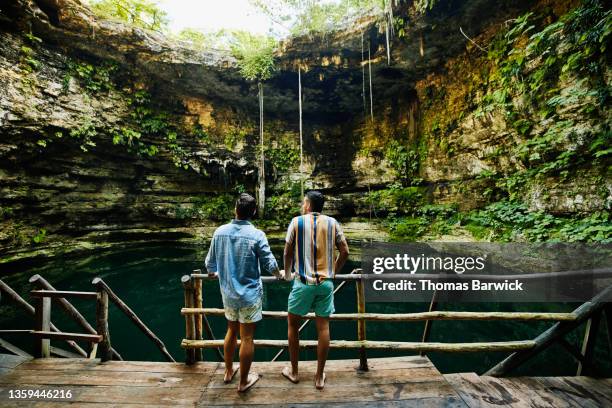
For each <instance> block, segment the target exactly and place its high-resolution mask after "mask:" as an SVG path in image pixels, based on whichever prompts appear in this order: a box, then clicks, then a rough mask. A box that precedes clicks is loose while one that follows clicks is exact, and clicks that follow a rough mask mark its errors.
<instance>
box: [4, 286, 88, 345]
mask: <svg viewBox="0 0 612 408" xmlns="http://www.w3.org/2000/svg"><path fill="white" fill-rule="evenodd" d="M0 292H4V293H6V294H7V295H8V298H9V299H11V300H12V301H13V302H15V303H16V304H17V305H19V306H21V308H22V309H23V310H25V311H26V312H27V313H28V314H30V315H33V316H34V315H35V311H34V306H32V305H31V304H29V303H28V302H27V301H26V300H25V299H24V298H22V297H21V296H19V294H18V293H17V292H15V291H14V290H13V289H12V288H11V287H10V286H9V285H8V284H6V283H5V282H3V281H2V279H0ZM50 326H51V330H52V331H54V332H61V330H60V329H58V328H57V326H55V325H54V324H53V323H50ZM66 343H67V344H68V345H69V346H70V347H72V349H73V350H74V351H76V352H77V353H78V354H79V355H81V356H82V357H87V352H86V351H85V350H83V349H82V348H81V346H79V345H78V344H77V343H76V342H75V341H73V340H66ZM53 349H54V348H52V351H53Z"/></svg>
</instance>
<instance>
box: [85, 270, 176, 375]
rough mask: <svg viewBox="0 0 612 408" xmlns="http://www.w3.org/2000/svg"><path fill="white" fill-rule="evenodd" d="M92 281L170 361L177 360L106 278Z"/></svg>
mask: <svg viewBox="0 0 612 408" xmlns="http://www.w3.org/2000/svg"><path fill="white" fill-rule="evenodd" d="M91 283H92V285H94V286H95V287H97V288H98V290H99V291H104V292H106V293H107V294H108V297H109V299H110V300H112V301H113V303H114V304H115V305H116V306H117V307H118V308H119V310H121V311H122V312H123V313H124V314H125V315H126V316H127V317H128V319H130V321H131V322H132V323H134V324H135V325H136V327H138V328H139V329H140V330H141V331H142V332H143V333H144V334H145V335H146V336H147V337H148V338H149V339H151V340H152V341H153V343H155V345H156V346H157V348H158V349H159V350H160V351H161V352H162V354H163V355H164V357H165V358H166V359H167V360H168V361H170V362H173V363H175V362H176V360H175V359H174V358H173V357H172V355H171V354H170V353H169V352H168V350H167V349H166V345H165V344H164V342H163V341H162V340H161V339H160V338H159V337H157V336H156V335H155V333H153V331H152V330H151V329H149V328H148V327H147V325H146V324H144V322H143V321H142V320H140V318H139V317H138V315H136V313H134V311H133V310H132V309H131V308H130V307H129V306H128V305H127V304H126V303H125V302H123V301H122V300H121V298H119V296H117V294H115V292H114V291H113V290H112V289H111V288H110V286H108V285H107V284H106V282H104V280H102V278H98V277H96V278H94V279H93V280H92V281H91Z"/></svg>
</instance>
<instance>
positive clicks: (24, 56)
mask: <svg viewBox="0 0 612 408" xmlns="http://www.w3.org/2000/svg"><path fill="white" fill-rule="evenodd" d="M19 51H20V56H19V64H20V65H21V67H22V68H23V70H24V71H26V72H33V71H35V70H37V69H38V68H39V67H40V62H39V61H37V60H36V59H35V58H34V50H33V49H32V48H30V47H28V46H25V45H22V46H21V48H20V49H19Z"/></svg>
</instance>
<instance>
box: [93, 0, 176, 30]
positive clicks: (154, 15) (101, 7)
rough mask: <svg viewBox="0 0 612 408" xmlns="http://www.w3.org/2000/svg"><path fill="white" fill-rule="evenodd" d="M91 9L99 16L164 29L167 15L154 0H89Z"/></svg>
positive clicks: (137, 25) (134, 24)
mask: <svg viewBox="0 0 612 408" xmlns="http://www.w3.org/2000/svg"><path fill="white" fill-rule="evenodd" d="M90 4H91V9H92V10H93V12H94V13H96V15H97V16H98V17H100V18H104V19H110V20H116V21H121V22H123V23H127V24H129V25H131V26H134V27H140V28H145V29H148V30H157V31H164V30H165V29H167V27H168V22H169V20H168V15H167V13H166V12H165V11H163V10H161V9H160V8H159V6H158V5H157V2H155V1H149V0H90Z"/></svg>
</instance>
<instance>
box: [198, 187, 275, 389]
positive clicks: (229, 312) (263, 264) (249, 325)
mask: <svg viewBox="0 0 612 408" xmlns="http://www.w3.org/2000/svg"><path fill="white" fill-rule="evenodd" d="M256 211H257V205H256V203H255V199H254V198H253V197H252V196H250V195H249V194H240V197H239V198H238V200H237V201H236V208H235V213H236V219H234V220H232V222H230V223H229V224H226V225H223V226H221V227H219V228H217V230H216V231H215V233H214V235H213V238H212V241H211V243H210V249H209V251H208V255H207V256H206V269H207V270H208V273H209V274H211V275H215V276H217V277H218V278H219V286H220V287H221V297H222V298H223V307H224V309H225V318H226V319H227V333H226V335H225V343H224V345H223V351H224V355H225V377H224V381H225V382H226V383H229V382H231V381H232V378H233V377H234V375H235V374H236V371H237V370H235V369H234V367H233V360H234V351H235V350H236V335H237V334H238V332H240V353H239V355H240V384H239V386H238V392H244V391H247V390H248V389H249V388H251V386H252V385H253V384H255V383H256V382H257V380H259V375H258V374H257V373H251V374H249V370H250V368H251V363H252V362H253V354H254V352H255V346H254V344H253V334H254V332H255V323H256V322H258V321H259V320H261V318H262V315H261V310H262V305H261V301H262V296H263V286H262V284H261V278H260V275H261V272H260V271H261V270H263V271H266V272H267V273H270V274H274V275H275V276H276V277H277V278H281V272H280V271H279V270H278V264H277V263H276V259H274V255H272V252H271V251H270V245H268V240H267V238H266V234H265V233H264V232H263V231H260V230H258V229H257V228H255V227H254V226H253V224H251V223H250V222H249V221H248V220H249V219H251V217H253V216H254V215H255V212H256Z"/></svg>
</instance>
